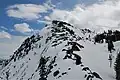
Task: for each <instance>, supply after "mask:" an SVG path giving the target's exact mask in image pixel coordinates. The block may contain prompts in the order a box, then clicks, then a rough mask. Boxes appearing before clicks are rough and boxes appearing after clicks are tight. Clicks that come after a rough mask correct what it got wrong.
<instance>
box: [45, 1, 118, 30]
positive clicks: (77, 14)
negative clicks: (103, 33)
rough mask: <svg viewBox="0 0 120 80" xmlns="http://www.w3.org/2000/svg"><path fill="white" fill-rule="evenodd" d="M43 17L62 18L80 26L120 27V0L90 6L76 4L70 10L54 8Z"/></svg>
mask: <svg viewBox="0 0 120 80" xmlns="http://www.w3.org/2000/svg"><path fill="white" fill-rule="evenodd" d="M45 19H46V20H47V19H51V20H63V21H67V22H69V23H71V24H73V25H75V26H79V27H81V28H92V29H97V30H99V29H104V30H106V29H108V28H109V29H120V26H118V24H120V1H118V2H114V3H113V2H112V1H105V2H101V3H98V4H93V5H90V6H83V5H82V6H81V5H80V4H77V5H76V6H75V7H74V9H72V10H70V11H68V10H59V9H54V10H53V12H52V13H51V14H50V15H49V16H47V18H45Z"/></svg>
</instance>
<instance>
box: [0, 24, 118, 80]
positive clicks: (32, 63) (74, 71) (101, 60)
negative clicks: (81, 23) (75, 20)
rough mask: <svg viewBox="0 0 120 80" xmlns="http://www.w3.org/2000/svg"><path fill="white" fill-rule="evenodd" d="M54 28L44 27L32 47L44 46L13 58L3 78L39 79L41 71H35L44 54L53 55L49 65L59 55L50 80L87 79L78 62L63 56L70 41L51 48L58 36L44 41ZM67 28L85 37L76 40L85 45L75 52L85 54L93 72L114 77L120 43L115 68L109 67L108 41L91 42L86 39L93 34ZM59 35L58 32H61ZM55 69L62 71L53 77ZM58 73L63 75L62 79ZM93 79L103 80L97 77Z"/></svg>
mask: <svg viewBox="0 0 120 80" xmlns="http://www.w3.org/2000/svg"><path fill="white" fill-rule="evenodd" d="M65 26H67V25H65ZM51 27H53V25H48V27H45V28H44V29H42V30H41V31H40V32H39V34H40V36H43V38H42V39H41V40H39V41H38V42H36V43H35V44H33V46H35V45H36V44H38V45H41V48H38V47H36V48H33V50H30V51H29V53H28V55H26V56H25V57H24V58H22V59H20V60H17V61H16V62H14V61H13V60H12V61H11V62H10V63H9V64H8V65H7V66H6V67H5V68H3V69H2V70H1V71H0V76H1V77H2V78H3V79H0V80H7V79H6V72H9V80H28V79H29V80H39V77H40V75H39V70H38V71H36V70H37V68H38V66H39V62H40V58H41V57H42V56H45V57H48V56H50V60H49V61H48V62H47V63H46V65H47V66H48V65H49V64H50V61H51V60H52V59H53V57H54V56H56V61H55V64H57V66H54V68H53V69H52V72H51V73H50V74H48V77H47V79H48V80H85V78H84V76H85V74H86V72H84V71H82V67H81V66H80V65H76V64H75V61H73V60H72V59H65V60H64V59H63V57H64V56H65V55H66V52H65V51H62V49H67V48H68V47H70V46H67V47H66V46H65V45H66V44H67V42H68V41H69V40H66V41H62V40H61V41H62V43H61V44H59V45H57V46H55V47H52V41H54V40H55V39H56V38H55V37H52V39H51V40H49V41H48V43H45V41H46V39H47V37H50V36H51V35H52V33H51V32H50V30H51ZM67 27H68V28H69V29H72V30H73V31H74V32H75V34H76V36H80V37H84V40H80V41H76V42H77V43H79V44H81V45H83V46H84V48H82V49H80V51H74V52H73V53H75V54H78V55H79V56H81V57H82V62H83V64H84V66H85V67H89V68H90V69H91V71H92V72H94V71H95V72H97V73H98V74H99V75H100V76H101V77H102V79H103V80H115V71H114V61H115V57H116V55H117V51H118V49H119V46H120V45H119V44H120V42H115V43H114V44H115V49H116V51H114V52H113V53H112V54H113V55H114V60H113V63H112V67H111V68H110V66H109V61H108V54H109V52H108V50H107V44H106V43H103V44H96V45H95V44H94V43H93V42H92V41H88V40H85V38H88V35H90V36H91V37H93V36H94V33H86V34H85V35H84V34H82V33H81V30H80V29H79V28H77V27H76V28H74V27H71V26H67ZM57 35H59V33H58V34H57ZM68 36H69V38H72V37H71V36H70V35H68ZM73 41H74V39H73ZM57 42H59V41H57ZM35 53H36V54H35ZM14 66H15V68H14ZM68 68H71V70H68ZM56 70H59V72H60V73H59V74H58V75H57V76H55V77H54V76H53V73H54V72H55V71H56ZM63 72H67V74H65V75H62V73H63ZM59 76H61V77H60V78H59ZM93 80H100V79H97V78H94V79H93Z"/></svg>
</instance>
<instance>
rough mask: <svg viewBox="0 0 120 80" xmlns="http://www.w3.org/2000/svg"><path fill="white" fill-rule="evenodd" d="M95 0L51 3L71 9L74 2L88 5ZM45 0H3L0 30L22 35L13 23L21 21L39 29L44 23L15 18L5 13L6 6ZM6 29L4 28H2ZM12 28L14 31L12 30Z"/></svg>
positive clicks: (0, 13)
mask: <svg viewBox="0 0 120 80" xmlns="http://www.w3.org/2000/svg"><path fill="white" fill-rule="evenodd" d="M96 1H97V0H52V1H51V2H52V4H54V5H56V8H59V9H68V10H70V9H72V8H73V7H74V6H75V5H76V4H78V3H81V4H85V5H89V4H92V3H95V2H96ZM46 2H47V0H3V1H2V2H1V3H0V17H1V21H0V26H2V28H1V27H0V31H2V30H4V31H6V32H8V33H10V34H11V35H23V33H20V32H19V31H16V30H14V25H15V24H21V23H27V24H29V25H30V28H32V29H41V28H43V26H44V23H37V19H35V20H25V19H22V18H16V17H11V16H8V14H7V10H8V9H7V8H8V7H9V6H12V5H16V4H37V5H43V3H46ZM41 14H42V15H48V14H49V13H41ZM39 20H43V18H39ZM3 27H4V28H6V29H4V28H3ZM13 30H14V31H13Z"/></svg>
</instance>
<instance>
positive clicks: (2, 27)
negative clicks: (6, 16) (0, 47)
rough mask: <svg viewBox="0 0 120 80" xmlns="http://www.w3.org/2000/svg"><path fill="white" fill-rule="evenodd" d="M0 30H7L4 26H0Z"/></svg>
mask: <svg viewBox="0 0 120 80" xmlns="http://www.w3.org/2000/svg"><path fill="white" fill-rule="evenodd" d="M0 28H1V29H4V30H8V29H7V28H6V27H4V26H0Z"/></svg>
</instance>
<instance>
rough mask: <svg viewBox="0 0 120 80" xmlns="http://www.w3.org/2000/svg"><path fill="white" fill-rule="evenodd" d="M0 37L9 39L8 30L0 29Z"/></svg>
mask: <svg viewBox="0 0 120 80" xmlns="http://www.w3.org/2000/svg"><path fill="white" fill-rule="evenodd" d="M0 38H8V39H10V38H11V35H10V34H9V33H8V32H5V31H1V32H0Z"/></svg>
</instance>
